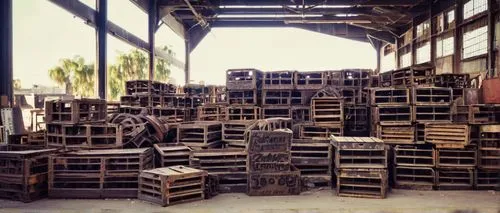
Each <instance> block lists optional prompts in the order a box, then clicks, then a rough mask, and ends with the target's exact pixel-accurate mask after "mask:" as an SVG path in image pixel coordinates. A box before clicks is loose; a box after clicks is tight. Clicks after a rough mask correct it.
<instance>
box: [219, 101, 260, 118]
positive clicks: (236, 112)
mask: <svg viewBox="0 0 500 213" xmlns="http://www.w3.org/2000/svg"><path fill="white" fill-rule="evenodd" d="M226 111H227V112H226V116H227V120H228V121H234V120H237V121H243V120H258V119H261V118H262V108H260V107H256V106H234V105H233V106H228V107H227V108H226Z"/></svg>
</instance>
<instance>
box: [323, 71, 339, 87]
mask: <svg viewBox="0 0 500 213" xmlns="http://www.w3.org/2000/svg"><path fill="white" fill-rule="evenodd" d="M327 74H328V79H327V82H326V85H330V86H334V87H341V86H342V83H343V82H342V71H341V70H332V71H328V72H327Z"/></svg>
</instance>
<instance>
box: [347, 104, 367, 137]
mask: <svg viewBox="0 0 500 213" xmlns="http://www.w3.org/2000/svg"><path fill="white" fill-rule="evenodd" d="M368 111H369V108H368V107H367V106H366V105H354V106H344V135H345V136H358V137H360V136H368V132H369V130H370V124H369V121H370V118H369V113H368Z"/></svg>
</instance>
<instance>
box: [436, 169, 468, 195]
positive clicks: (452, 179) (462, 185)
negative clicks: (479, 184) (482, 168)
mask: <svg viewBox="0 0 500 213" xmlns="http://www.w3.org/2000/svg"><path fill="white" fill-rule="evenodd" d="M436 186H437V188H438V189H439V190H471V189H473V188H474V169H471V168H438V169H436Z"/></svg>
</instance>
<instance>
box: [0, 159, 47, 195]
mask: <svg viewBox="0 0 500 213" xmlns="http://www.w3.org/2000/svg"><path fill="white" fill-rule="evenodd" d="M55 152H56V150H55V149H43V150H28V151H0V198H1V199H10V200H17V201H22V202H32V201H34V200H38V199H41V198H44V197H46V196H47V177H48V159H49V154H51V153H55Z"/></svg>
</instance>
